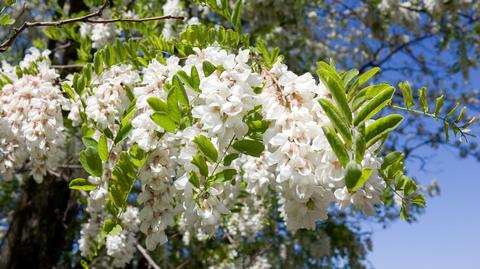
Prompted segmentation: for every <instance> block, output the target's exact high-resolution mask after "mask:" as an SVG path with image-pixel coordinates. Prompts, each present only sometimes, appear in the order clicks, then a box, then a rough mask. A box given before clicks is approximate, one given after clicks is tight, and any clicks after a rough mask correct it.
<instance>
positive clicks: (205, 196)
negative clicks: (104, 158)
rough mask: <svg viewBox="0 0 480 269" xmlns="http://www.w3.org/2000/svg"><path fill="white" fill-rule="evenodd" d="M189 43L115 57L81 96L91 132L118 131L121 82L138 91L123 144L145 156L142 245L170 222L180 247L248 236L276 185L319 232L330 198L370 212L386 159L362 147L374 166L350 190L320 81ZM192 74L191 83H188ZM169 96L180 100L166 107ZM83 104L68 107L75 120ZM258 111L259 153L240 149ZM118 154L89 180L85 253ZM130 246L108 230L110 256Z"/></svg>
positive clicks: (302, 224) (293, 225)
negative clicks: (329, 130)
mask: <svg viewBox="0 0 480 269" xmlns="http://www.w3.org/2000/svg"><path fill="white" fill-rule="evenodd" d="M194 51H195V53H194V54H191V55H189V56H188V57H186V58H185V59H179V58H177V57H175V56H171V57H169V58H167V59H163V58H162V59H158V60H153V61H152V62H150V64H149V65H148V66H147V67H145V68H144V69H143V70H140V71H134V70H133V69H132V68H131V67H130V66H128V65H114V66H112V67H110V68H109V69H106V70H105V71H104V72H103V73H102V74H100V75H99V76H98V77H94V78H93V79H92V81H93V82H92V86H91V90H88V91H87V94H85V95H83V96H82V97H81V99H83V100H85V102H84V103H85V107H84V111H85V114H86V117H87V120H88V122H87V124H89V126H93V127H95V128H96V129H97V131H96V135H95V136H94V139H95V140H97V139H98V136H99V134H100V133H101V132H102V130H105V129H108V130H110V131H111V132H112V133H114V134H115V133H117V132H118V129H119V128H120V126H119V122H121V121H122V117H123V115H125V113H127V110H129V111H130V109H129V107H130V106H131V104H132V102H131V101H130V99H131V97H130V98H129V96H128V93H127V90H131V93H130V95H132V94H133V96H134V98H135V103H134V104H135V110H133V112H128V113H129V114H131V113H133V115H132V116H131V118H132V120H131V124H132V130H131V132H130V133H129V135H128V138H127V140H126V141H127V142H126V144H127V146H128V147H138V148H139V149H141V150H143V151H144V152H145V153H147V154H148V157H147V158H146V159H145V162H144V164H143V166H142V167H141V168H140V169H139V172H138V174H137V175H136V178H138V180H139V181H140V182H141V192H140V193H139V195H138V197H137V201H138V203H139V204H140V205H141V206H142V209H141V210H140V211H139V213H138V219H139V220H138V223H139V228H138V229H139V230H140V231H141V232H143V233H144V234H145V235H146V246H147V248H148V249H150V250H153V249H155V248H156V247H157V245H159V244H164V243H165V242H167V240H168V238H167V235H166V229H167V228H168V227H172V226H174V225H175V224H176V223H177V221H178V223H179V224H180V225H179V227H180V230H181V231H182V232H183V233H184V242H185V243H187V244H188V242H189V241H190V239H191V237H192V236H195V237H196V238H197V239H198V240H203V239H206V238H208V237H209V236H210V235H214V234H215V233H216V232H217V231H218V228H219V227H220V226H224V227H225V228H226V229H225V232H226V233H228V234H229V236H231V237H232V238H235V240H237V241H239V242H240V240H247V241H250V240H253V239H255V236H256V235H257V233H258V231H260V230H261V229H262V227H263V225H264V223H265V218H267V208H268V206H267V205H266V204H265V203H266V202H265V201H266V199H269V198H267V197H270V196H269V195H270V194H271V193H272V191H273V193H275V194H276V195H278V199H279V204H280V209H279V210H280V213H281V214H280V215H281V216H282V217H283V218H284V219H285V221H286V224H287V229H289V230H292V231H295V230H298V229H302V228H307V229H314V228H315V224H316V222H317V221H319V220H324V219H326V218H327V213H328V209H329V207H330V205H331V204H333V203H334V202H336V203H337V204H338V206H339V208H341V209H343V208H345V207H347V206H349V205H354V206H355V207H356V208H358V209H359V210H361V211H363V212H364V213H366V214H372V213H374V205H376V204H379V203H381V200H380V195H381V194H382V193H383V190H384V188H385V183H384V182H383V180H382V179H381V178H380V177H379V176H378V174H377V173H376V171H375V170H376V169H378V167H379V163H380V161H381V160H380V159H378V158H377V157H374V155H373V153H371V152H369V153H367V156H366V158H364V161H363V162H362V165H363V166H364V167H369V168H371V169H373V170H374V172H373V173H372V174H371V176H370V178H369V179H368V180H367V182H366V183H365V184H364V185H363V186H362V187H361V188H359V189H358V190H357V191H355V192H353V193H351V192H349V191H348V190H347V188H346V186H345V182H344V175H345V172H344V168H343V167H342V165H341V164H340V163H339V161H338V160H337V158H336V156H335V153H334V152H333V150H332V149H331V147H330V145H329V143H328V141H327V139H326V138H325V136H324V134H323V132H322V131H321V130H322V128H321V127H322V126H324V125H329V124H330V123H329V119H328V117H327V116H326V115H325V114H324V112H323V111H322V109H321V107H320V105H319V103H318V99H319V98H329V97H328V94H327V91H326V89H325V87H324V86H323V84H322V83H317V82H316V81H315V79H314V78H313V77H312V75H310V74H309V73H307V74H304V75H301V76H298V75H296V74H295V73H293V72H291V71H289V70H288V69H287V66H285V65H284V64H282V63H281V62H280V61H278V62H277V63H275V64H274V65H273V67H272V68H266V67H260V69H261V72H258V71H254V70H255V68H254V66H251V65H250V64H249V57H250V56H249V54H250V52H249V51H248V50H241V51H240V52H239V53H238V54H232V53H229V52H227V51H226V50H223V49H220V48H218V47H209V48H206V49H194ZM256 68H258V67H256ZM194 78H196V79H197V80H198V81H197V82H192V81H189V80H193V79H194ZM173 94H175V96H176V98H178V100H180V99H181V98H184V99H182V100H183V101H181V102H180V103H178V104H176V103H172V102H173V101H172V95H173ZM179 96H180V97H179ZM75 102H76V104H80V106H81V102H78V100H77V101H75ZM164 106H166V107H169V108H170V109H174V110H177V109H184V110H183V111H184V112H178V113H187V114H185V115H184V117H185V118H184V119H182V118H181V117H179V118H175V117H178V115H177V116H175V115H172V116H169V114H167V113H169V112H168V111H163V110H161V109H164V108H162V107H164ZM173 106H175V107H176V108H174V107H173ZM258 108H263V109H260V110H258ZM159 109H160V112H159ZM80 110H82V107H79V108H78V109H77V111H73V110H72V112H71V115H70V116H71V118H75V117H76V116H73V114H75V115H77V114H79V111H80ZM256 110H258V111H260V115H261V117H263V120H264V121H265V122H266V123H267V128H266V131H264V134H263V135H262V137H263V143H264V144H265V145H266V149H265V150H264V151H263V152H262V153H261V154H260V155H259V156H255V157H254V156H248V155H246V154H241V152H238V151H237V150H236V149H234V147H232V144H234V143H235V141H240V140H244V139H246V136H248V135H249V129H250V127H249V125H248V124H247V122H246V120H245V119H246V117H247V116H248V115H250V114H249V113H251V112H252V111H256ZM179 111H181V110H179ZM158 115H168V117H172V118H171V120H172V121H178V122H185V123H184V124H186V126H185V127H183V128H182V127H179V129H178V130H175V131H173V130H172V128H171V126H168V125H162V122H160V123H159V122H157V121H156V120H155V116H158ZM79 120H80V121H81V119H79ZM175 129H176V128H175ZM202 139H203V140H202ZM199 140H202V141H207V142H208V144H211V147H213V150H215V151H216V152H217V153H216V154H215V155H218V156H215V157H212V156H206V155H205V156H204V154H205V149H203V148H202V144H201V143H205V142H199ZM247 140H248V139H247ZM108 147H109V148H110V147H112V142H111V141H110V142H109V143H108ZM120 151H121V148H119V147H118V146H117V147H116V148H114V149H113V150H112V151H111V155H110V156H109V160H108V162H107V164H108V165H106V166H104V173H103V174H104V176H102V178H97V179H95V180H94V179H92V178H91V179H90V181H91V182H92V184H94V185H95V186H97V189H96V190H95V191H92V192H90V198H89V206H88V207H87V211H88V212H89V213H90V215H91V219H90V220H91V221H90V223H88V224H86V225H85V226H84V229H83V231H82V235H83V237H82V240H83V241H81V246H83V247H81V249H83V250H84V249H85V246H87V247H90V246H88V244H87V243H86V242H87V241H88V242H90V241H95V238H90V239H89V240H87V239H86V238H88V236H89V234H91V232H88V231H89V230H92V231H95V230H96V229H98V227H99V226H98V220H102V219H104V218H105V217H104V216H97V215H96V214H97V213H96V212H98V210H100V209H102V208H104V207H105V199H106V195H107V193H108V191H107V189H108V184H109V182H111V179H110V172H109V171H110V169H112V167H113V166H114V165H115V162H116V161H117V160H116V156H118V154H119V152H120ZM235 154H236V157H234V158H233V159H232V160H231V161H230V162H224V159H225V158H227V156H229V155H230V156H232V155H235ZM202 163H203V164H204V165H202ZM232 171H234V172H233V174H231V175H230V176H228V173H232ZM219 175H220V176H219ZM227 177H229V179H228V180H225V178H227ZM218 178H220V179H218ZM240 201H241V204H242V206H240V207H239V202H240ZM232 212H234V213H232ZM92 222H93V223H92ZM122 236H123V237H122ZM127 242H129V240H128V237H127V236H126V235H116V236H114V237H111V238H107V249H108V248H109V247H108V246H110V247H112V249H114V250H111V251H110V252H109V253H110V254H111V256H116V255H117V254H114V253H119V252H118V249H117V247H118V246H122V245H123V244H127ZM83 250H82V251H83ZM125 251H126V250H125ZM82 253H84V255H87V256H88V254H89V253H88V252H86V251H83V252H82ZM125 256H126V255H125ZM118 262H119V264H122V262H123V261H122V260H121V259H119V261H118ZM259 262H260V261H259Z"/></svg>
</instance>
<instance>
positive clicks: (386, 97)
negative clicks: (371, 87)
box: [353, 87, 395, 126]
mask: <svg viewBox="0 0 480 269" xmlns="http://www.w3.org/2000/svg"><path fill="white" fill-rule="evenodd" d="M394 92H395V89H394V88H393V87H391V88H387V89H385V90H384V91H382V92H381V93H379V94H378V95H376V96H375V97H374V98H373V99H371V100H370V101H368V103H367V104H366V105H365V106H364V107H362V108H361V109H360V111H359V112H358V114H357V115H356V116H355V119H354V120H353V124H354V125H355V126H357V125H359V124H361V123H363V122H365V121H367V120H369V119H370V118H371V117H373V116H374V115H375V114H377V113H378V112H379V111H380V110H382V109H383V108H384V107H385V106H386V105H388V104H389V103H390V102H391V101H392V97H393V93H394Z"/></svg>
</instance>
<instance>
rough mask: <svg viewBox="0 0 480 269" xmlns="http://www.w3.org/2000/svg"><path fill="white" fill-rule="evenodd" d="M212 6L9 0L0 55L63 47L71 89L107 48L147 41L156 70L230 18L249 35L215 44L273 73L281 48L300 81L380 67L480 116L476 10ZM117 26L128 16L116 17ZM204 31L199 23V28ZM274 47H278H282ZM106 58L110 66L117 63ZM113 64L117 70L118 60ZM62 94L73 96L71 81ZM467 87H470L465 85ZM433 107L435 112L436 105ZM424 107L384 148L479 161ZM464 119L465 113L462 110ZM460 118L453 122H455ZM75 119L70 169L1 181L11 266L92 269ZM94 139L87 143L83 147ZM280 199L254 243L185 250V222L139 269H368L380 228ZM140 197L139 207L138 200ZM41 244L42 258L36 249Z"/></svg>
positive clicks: (353, 215)
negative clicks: (76, 187)
mask: <svg viewBox="0 0 480 269" xmlns="http://www.w3.org/2000/svg"><path fill="white" fill-rule="evenodd" d="M205 2H206V3H197V2H195V3H193V2H189V1H166V2H162V1H108V2H103V1H68V0H67V1H25V2H22V1H17V2H16V3H13V2H8V1H7V2H5V3H4V7H5V8H4V9H3V10H2V13H1V14H2V15H1V16H2V17H0V21H1V22H2V24H3V25H4V26H3V27H2V29H1V30H0V31H1V33H2V39H1V42H2V45H1V46H0V48H1V49H2V50H5V51H6V52H4V53H3V54H2V60H8V61H10V62H18V61H19V60H20V59H22V58H23V56H24V55H25V50H26V48H28V47H30V46H32V45H33V46H36V47H39V48H41V49H47V48H48V49H50V50H51V51H52V52H53V53H52V54H51V55H50V56H46V57H50V58H51V60H52V62H53V65H52V67H53V68H56V69H57V71H58V72H60V73H61V75H62V76H66V75H67V74H70V73H72V72H74V71H78V72H79V74H80V76H78V77H77V79H75V77H73V78H71V84H70V86H67V88H68V87H72V88H73V89H74V90H77V89H78V87H79V85H78V81H79V78H83V77H84V76H85V70H86V69H85V68H84V66H85V64H86V63H93V62H94V60H95V58H94V52H97V51H103V55H105V54H106V53H107V52H109V51H111V50H110V48H114V50H116V51H117V52H118V51H119V50H122V49H123V52H124V53H127V52H128V48H129V47H128V46H134V44H136V43H135V42H137V41H138V44H141V45H140V46H139V47H135V48H136V49H137V50H138V51H140V52H141V53H140V54H139V55H140V56H139V57H131V56H130V55H129V56H128V58H127V59H128V62H130V63H132V64H133V65H134V66H146V64H148V62H144V61H146V60H145V59H151V58H153V57H154V56H153V54H154V51H165V52H166V54H169V53H173V54H179V53H180V54H181V53H184V54H187V55H188V54H189V53H191V52H188V48H189V47H191V46H194V45H196V46H200V47H202V42H207V43H208V41H205V40H202V38H201V35H202V34H205V33H207V32H206V31H205V29H204V28H202V26H201V25H207V26H210V27H212V28H213V27H214V26H215V25H219V24H220V25H223V26H224V27H225V28H233V29H235V30H237V31H241V33H243V34H248V38H245V37H244V36H242V35H238V34H234V32H229V34H230V35H231V36H230V37H227V38H221V39H219V40H217V42H218V43H219V44H218V45H220V46H223V47H226V48H228V47H229V48H230V49H232V47H234V48H237V47H242V46H245V44H247V43H250V44H252V45H255V46H256V48H257V49H258V51H259V53H258V55H259V57H263V58H262V59H260V61H264V64H265V66H269V65H272V64H273V62H274V60H275V59H276V58H277V56H278V55H279V54H282V55H283V56H284V59H285V63H286V64H287V65H288V66H289V68H290V69H292V70H294V71H295V72H297V73H302V72H306V71H314V70H316V69H317V67H316V66H315V65H313V64H314V63H315V62H314V61H313V60H312V59H329V58H333V59H335V61H336V67H337V68H338V69H339V70H350V69H351V68H357V69H358V70H359V72H361V73H363V72H365V71H367V70H369V69H371V68H374V67H381V68H382V70H383V73H382V76H381V77H380V76H377V79H376V80H377V82H378V80H379V79H380V78H381V79H382V80H386V81H388V82H390V83H395V84H396V83H397V82H399V78H402V79H403V78H408V80H410V81H411V84H412V87H414V88H420V86H424V85H426V86H428V88H429V89H430V90H429V92H428V93H424V92H423V91H420V92H419V93H420V94H419V95H418V96H417V95H416V93H417V91H413V92H415V95H414V96H412V99H415V100H418V101H417V103H421V100H422V98H423V95H425V99H426V102H428V103H435V102H437V103H438V102H439V101H437V98H438V97H439V96H441V95H442V94H443V93H447V94H446V96H445V97H444V98H443V99H438V100H441V102H443V103H444V107H446V108H447V109H446V112H448V111H450V109H451V108H452V107H454V105H455V104H456V103H457V102H460V103H462V104H465V105H468V106H469V107H471V108H473V111H478V98H476V95H477V94H478V92H477V91H476V90H475V89H474V88H473V86H472V85H470V84H469V73H470V70H471V68H475V67H476V63H477V61H478V54H479V53H478V52H479V49H478V40H477V39H478V20H479V18H478V14H480V12H478V11H479V9H480V5H479V3H471V2H470V1H448V2H445V3H443V2H434V1H406V2H402V3H398V1H358V2H355V3H345V2H343V1H289V0H286V1H269V0H265V1H243V2H244V3H242V2H241V1H238V2H235V3H234V2H232V3H230V7H231V9H228V10H225V9H222V5H219V4H218V3H217V2H216V1H205ZM225 2H226V1H225ZM237 3H240V5H239V7H241V16H240V18H241V19H240V21H238V23H235V20H232V16H231V15H232V14H233V13H234V10H235V7H236V4H237ZM242 4H243V5H242ZM287 7H288V8H287ZM90 15H91V16H90ZM162 15H172V16H182V17H184V18H185V19H183V20H181V21H180V20H163V19H159V18H158V16H162ZM68 18H77V19H75V20H76V21H75V22H66V23H65V24H63V23H62V25H54V26H52V25H48V23H47V25H48V26H50V27H37V26H38V25H37V26H34V25H32V27H26V28H25V30H23V29H22V31H21V32H20V31H19V30H16V29H21V28H19V27H21V26H22V24H23V23H24V22H25V21H31V22H39V21H56V22H59V21H64V20H67V19H68ZM78 18H81V19H78ZM148 18H150V19H151V20H150V19H148ZM111 19H113V20H117V22H109V21H108V20H111ZM102 20H103V21H102ZM129 20H132V21H134V23H132V22H131V21H129ZM232 22H233V24H232ZM196 24H200V25H198V26H192V25H196ZM189 25H190V26H189ZM240 25H241V26H242V27H241V28H240ZM40 26H41V25H40ZM15 28H16V29H15ZM219 31H220V32H221V30H219ZM17 32H18V33H19V34H18V35H17ZM182 32H183V33H182ZM181 33H182V34H181ZM160 35H163V36H165V37H166V38H174V40H176V41H174V42H172V43H168V42H167V41H165V40H164V39H162V38H158V37H159V36H160ZM12 37H13V38H12ZM146 40H148V42H147V41H146ZM127 41H128V42H127ZM142 42H143V43H142ZM125 44H127V45H125ZM108 45H110V46H108ZM142 46H143V47H142ZM125 47H126V48H127V50H125V49H124V48H125ZM276 47H278V48H279V50H276V49H274V48H276ZM130 48H131V47H130ZM172 48H173V49H172ZM102 49H103V50H102ZM182 50H185V51H182ZM119 54H120V55H121V54H122V53H119ZM97 55H98V54H97ZM112 57H113V60H111V61H112V63H117V62H122V61H125V60H127V59H121V58H122V57H121V56H118V55H117V56H112ZM142 57H143V58H142ZM97 58H98V57H97ZM105 59H106V60H107V61H108V59H109V57H108V56H107V57H105ZM445 59H448V61H445ZM269 61H270V62H269ZM110 65H111V64H110V63H107V66H110ZM269 67H271V66H269ZM82 68H83V69H82ZM260 68H261V67H260ZM4 72H5V68H4ZM22 72H25V71H22ZM354 73H355V74H356V72H355V71H352V73H351V74H354ZM97 75H98V74H97ZM447 77H448V78H452V77H462V78H463V81H465V84H464V85H461V86H459V85H455V83H454V82H452V81H455V80H451V79H449V80H445V79H443V78H447ZM374 80H375V78H374ZM2 84H8V81H7V80H6V79H3V80H2ZM2 86H3V85H2ZM63 87H64V89H65V87H66V86H63ZM408 88H409V86H408V85H407V84H402V87H401V89H402V92H403V95H402V94H397V95H395V97H394V101H395V102H396V103H402V102H403V99H404V97H405V92H404V91H406V92H410V91H409V90H408ZM457 88H461V89H458V90H455V89H457ZM445 89H448V90H445ZM454 90H455V91H454ZM405 100H406V101H405V102H406V103H405V105H406V107H410V105H409V104H408V101H409V99H408V98H406V99H405ZM390 109H395V108H394V107H391V108H390ZM432 109H433V106H432V107H431V108H430V110H432ZM458 110H460V109H458ZM397 112H398V111H397ZM410 112H411V111H410ZM383 113H385V114H384V115H387V114H388V113H391V111H389V112H387V110H385V111H384V112H383ZM422 113H423V111H422V109H420V112H419V113H416V114H415V113H406V115H408V117H409V118H408V119H407V120H408V122H409V123H410V124H404V125H401V126H400V127H399V128H397V129H396V130H395V132H394V133H392V135H391V136H390V139H389V140H388V141H387V143H386V150H385V152H389V151H393V150H401V151H403V152H404V155H405V157H406V158H408V157H413V158H415V156H416V154H415V153H414V151H415V150H416V149H418V148H420V147H423V146H431V147H433V148H435V147H438V145H440V144H445V145H448V146H452V147H456V148H458V149H459V152H460V156H461V157H465V156H468V155H473V156H476V157H477V158H478V157H479V155H480V152H479V151H478V150H477V149H476V144H475V143H474V142H472V143H470V144H459V143H457V142H455V141H454V140H451V141H452V142H446V140H445V139H444V137H442V134H443V133H444V130H443V127H441V128H439V129H432V128H425V120H424V119H423V118H420V117H418V116H419V115H418V114H422ZM457 113H458V112H457ZM444 114H446V113H444ZM65 116H66V115H65ZM457 116H458V114H456V115H455V117H457ZM431 117H434V118H438V117H439V115H438V114H437V113H432V114H431ZM440 117H443V116H440ZM458 118H459V121H460V120H464V122H466V121H465V119H468V115H467V113H462V114H460V115H459V116H458ZM454 121H455V118H454V119H453V120H452V121H446V122H450V123H454ZM467 121H468V120H467ZM471 123H473V120H472V121H470V124H471ZM70 125H72V126H70ZM73 125H74V124H73V123H72V121H71V120H68V118H66V120H65V126H66V127H67V129H69V131H70V132H71V134H70V136H71V137H69V139H67V141H68V143H69V144H68V145H69V146H68V153H67V156H68V159H67V160H66V162H65V164H64V167H59V169H57V170H56V171H54V173H53V174H52V173H50V174H49V175H48V176H47V177H45V178H43V183H42V184H40V185H38V184H37V183H35V182H34V181H33V180H32V179H28V177H26V178H25V180H24V181H23V182H22V181H2V182H1V184H2V193H1V194H2V199H1V200H0V201H1V206H2V210H1V212H0V214H1V216H2V217H3V218H4V219H5V221H4V222H3V224H4V227H5V230H8V232H6V236H5V237H4V239H3V241H2V259H1V260H2V264H1V265H2V267H6V268H7V267H12V268H23V267H32V268H34V267H41V268H49V267H52V266H54V265H57V266H60V267H70V266H73V267H75V266H80V264H82V265H83V264H87V262H86V261H84V262H81V257H80V253H79V251H78V243H77V241H78V239H79V234H80V227H81V224H82V223H84V222H85V221H86V219H87V217H88V216H87V215H86V209H87V206H86V197H85V196H84V195H81V194H79V193H78V192H75V193H74V192H72V191H71V190H69V189H68V188H67V186H68V181H69V180H70V179H72V178H75V177H77V176H83V175H84V174H83V172H82V171H81V169H79V168H81V166H79V163H78V161H77V160H78V157H76V154H78V152H79V150H80V149H81V148H82V147H83V146H81V145H80V146H79V145H78V141H80V139H79V138H80V137H79V131H78V128H74V127H73ZM459 127H460V125H459ZM467 127H468V126H465V127H464V128H467ZM449 128H452V131H454V132H455V133H457V132H460V133H461V135H462V134H463V132H468V131H467V130H465V129H463V130H460V129H459V128H457V130H455V128H456V125H453V124H452V125H449V126H447V130H449ZM84 143H88V142H85V139H84ZM87 146H88V145H87ZM16 172H17V173H18V174H19V175H20V174H24V175H28V173H25V172H28V171H25V170H22V169H19V170H17V171H16ZM434 188H435V186H429V187H425V188H424V189H423V191H427V192H428V191H432V190H433V189H434ZM140 192H141V187H140V185H134V187H133V191H132V194H131V195H132V196H136V195H137V194H138V193H140ZM10 197H15V198H16V199H11V198H10ZM60 198H61V199H60ZM271 199H272V201H271V203H270V204H269V205H270V206H269V207H268V208H267V212H266V213H265V214H266V215H267V216H268V219H269V223H268V224H269V225H266V226H265V227H264V229H263V230H262V232H261V235H260V236H257V237H256V240H255V241H254V242H249V241H248V240H247V241H245V242H242V244H241V245H239V246H237V245H235V244H234V242H236V241H237V239H236V238H233V239H232V238H229V237H231V234H232V233H233V232H232V231H219V235H218V236H217V237H215V238H210V239H207V240H198V239H192V240H193V241H191V242H186V241H185V240H184V241H181V240H179V239H180V238H181V237H182V235H183V237H185V234H184V232H185V231H184V230H182V228H181V227H179V226H173V227H170V228H169V229H168V230H167V235H168V236H169V238H170V241H169V243H167V244H165V245H162V246H161V247H157V248H156V250H155V251H150V252H148V253H149V254H145V253H147V251H146V250H144V249H143V248H142V245H143V244H139V245H138V246H137V247H138V248H139V249H140V251H139V252H136V254H135V258H134V260H133V261H132V262H130V263H129V266H131V267H142V266H147V265H148V264H150V265H152V264H154V263H158V264H160V265H162V266H163V267H166V268H175V267H184V266H188V267H191V268H196V267H206V266H219V265H220V264H224V265H228V264H229V263H232V262H234V261H235V262H236V264H237V266H238V264H239V263H240V264H241V265H242V266H243V267H249V266H252V265H253V264H256V263H257V262H259V261H260V263H261V262H262V260H261V259H267V260H268V261H269V263H270V264H271V265H272V266H273V267H281V266H285V267H286V268H288V267H290V268H291V267H303V266H308V267H325V266H330V267H338V266H340V265H341V264H344V263H347V264H348V265H349V266H350V267H363V266H365V257H366V253H367V252H368V251H369V250H370V249H371V242H370V238H369V234H367V233H365V232H364V231H362V230H361V228H360V223H361V222H362V221H364V220H365V216H364V215H362V214H359V213H358V212H357V211H354V210H352V211H350V210H347V211H340V210H336V209H331V210H330V211H329V219H328V221H325V222H322V223H319V224H318V225H317V227H316V230H314V231H307V230H301V231H299V232H296V233H291V232H289V231H288V230H287V229H286V227H285V224H284V222H283V220H282V217H281V216H280V215H279V212H278V207H279V205H278V204H277V202H276V201H275V199H274V198H273V197H272V198H271ZM385 201H387V202H386V204H385V206H382V207H378V208H377V212H376V213H377V214H376V216H375V218H376V220H377V221H379V222H382V223H388V222H390V221H392V220H396V219H397V218H398V216H399V214H398V211H399V208H398V207H397V206H395V204H394V202H393V199H387V198H385ZM131 202H132V203H133V204H135V200H134V199H133V198H132V199H131ZM412 210H413V212H412V213H413V216H412V217H413V218H412V219H415V216H416V214H417V213H419V212H420V211H421V209H420V208H416V207H414V208H413V209H412ZM89 213H90V212H89ZM233 226H234V225H233ZM175 238H177V239H178V240H175ZM142 240H145V238H144V236H143V235H142V237H141V238H140V241H139V242H141V241H142ZM187 243H188V244H187ZM319 246H322V247H321V248H319ZM40 249H41V250H43V251H38V250H40ZM106 251H107V250H106V249H105V248H99V253H97V255H96V258H94V259H92V260H89V261H88V263H90V264H93V265H95V264H96V265H97V266H102V264H104V263H105V262H110V260H109V258H108V255H107V254H108V253H105V252H106ZM235 252H239V253H240V255H239V257H240V258H234V257H235V254H233V253H235ZM232 255H233V256H232ZM24 257H30V258H29V259H24ZM207 257H208V258H209V259H210V260H207V259H206V258H207ZM151 260H153V262H152V261H151ZM85 266H86V265H85Z"/></svg>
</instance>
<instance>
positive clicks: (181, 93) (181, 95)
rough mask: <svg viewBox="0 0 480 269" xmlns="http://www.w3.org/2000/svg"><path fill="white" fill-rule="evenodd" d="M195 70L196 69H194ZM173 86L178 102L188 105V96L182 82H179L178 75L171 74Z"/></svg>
mask: <svg viewBox="0 0 480 269" xmlns="http://www.w3.org/2000/svg"><path fill="white" fill-rule="evenodd" d="M195 70H196V69H195ZM172 82H173V87H174V89H175V90H176V91H177V97H178V100H179V101H180V103H181V104H182V105H184V106H188V96H187V92H186V91H185V88H184V87H183V84H182V83H181V82H180V79H179V78H178V76H173V80H172Z"/></svg>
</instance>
